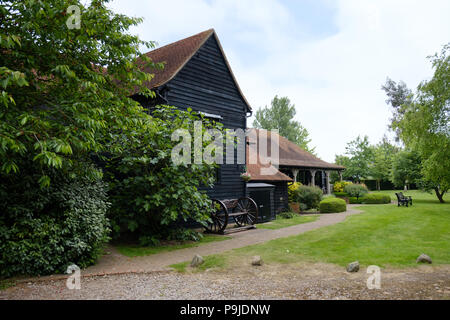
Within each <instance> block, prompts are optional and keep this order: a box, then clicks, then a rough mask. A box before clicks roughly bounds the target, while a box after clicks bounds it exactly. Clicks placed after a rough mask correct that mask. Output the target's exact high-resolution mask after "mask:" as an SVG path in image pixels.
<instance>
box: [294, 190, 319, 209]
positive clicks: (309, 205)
mask: <svg viewBox="0 0 450 320" xmlns="http://www.w3.org/2000/svg"><path fill="white" fill-rule="evenodd" d="M322 197H323V191H322V189H320V188H319V187H310V186H303V185H302V186H300V187H299V188H298V189H297V190H296V191H295V192H294V197H293V199H294V202H298V203H300V206H301V209H302V210H303V211H304V210H309V209H315V208H318V207H319V202H320V200H322Z"/></svg>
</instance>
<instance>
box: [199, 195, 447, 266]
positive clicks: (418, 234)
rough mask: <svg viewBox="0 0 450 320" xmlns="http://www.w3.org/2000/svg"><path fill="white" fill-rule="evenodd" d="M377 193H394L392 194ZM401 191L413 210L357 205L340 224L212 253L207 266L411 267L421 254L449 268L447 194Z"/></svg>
mask: <svg viewBox="0 0 450 320" xmlns="http://www.w3.org/2000/svg"><path fill="white" fill-rule="evenodd" d="M382 193H388V194H391V195H394V193H395V191H382ZM404 193H405V194H406V195H411V196H412V197H413V203H414V204H413V206H411V207H408V208H406V207H397V205H396V204H384V205H367V206H361V207H357V209H360V210H362V211H363V213H362V214H359V215H355V216H350V217H348V218H347V219H346V220H345V221H344V222H342V223H338V224H336V225H331V226H328V227H323V228H320V229H317V230H313V231H309V232H306V233H303V234H300V235H297V236H291V237H286V238H280V239H276V240H272V241H268V242H266V243H263V244H259V245H252V246H248V247H244V248H239V249H234V250H231V251H228V252H225V253H223V254H220V255H214V256H213V257H214V259H213V260H212V262H214V261H220V265H217V266H215V265H214V264H213V263H210V265H209V267H210V268H212V267H221V268H225V267H227V266H229V265H230V262H232V261H236V260H239V261H247V260H248V258H249V257H251V256H254V255H259V256H261V257H262V258H263V260H264V261H265V262H266V263H279V264H285V263H297V262H303V261H305V262H326V263H334V264H337V265H341V266H345V265H347V264H348V263H350V262H352V261H355V260H358V261H359V262H360V263H361V265H362V266H368V265H378V266H380V267H386V266H391V267H412V266H416V265H417V264H416V258H417V257H418V256H419V255H420V254H421V253H426V254H427V255H429V256H430V257H431V258H432V259H433V264H450V203H448V202H450V196H449V195H446V197H445V200H446V201H447V203H445V204H441V203H439V202H438V200H437V198H436V197H435V196H434V195H431V194H426V193H422V192H419V191H409V192H404ZM394 197H395V195H394ZM394 197H393V199H394ZM207 258H208V257H207Z"/></svg>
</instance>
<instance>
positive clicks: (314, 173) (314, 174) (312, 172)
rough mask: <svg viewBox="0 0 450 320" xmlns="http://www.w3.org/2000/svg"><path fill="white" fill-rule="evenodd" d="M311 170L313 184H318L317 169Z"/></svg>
mask: <svg viewBox="0 0 450 320" xmlns="http://www.w3.org/2000/svg"><path fill="white" fill-rule="evenodd" d="M309 171H310V172H311V186H313V187H314V186H315V185H316V172H317V170H309Z"/></svg>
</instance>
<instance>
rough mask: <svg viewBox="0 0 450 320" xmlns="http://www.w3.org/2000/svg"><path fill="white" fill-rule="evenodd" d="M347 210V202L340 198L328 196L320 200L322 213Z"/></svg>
mask: <svg viewBox="0 0 450 320" xmlns="http://www.w3.org/2000/svg"><path fill="white" fill-rule="evenodd" d="M344 211H347V204H346V203H345V201H344V200H342V199H339V198H327V199H324V200H322V201H321V202H320V213H337V212H344Z"/></svg>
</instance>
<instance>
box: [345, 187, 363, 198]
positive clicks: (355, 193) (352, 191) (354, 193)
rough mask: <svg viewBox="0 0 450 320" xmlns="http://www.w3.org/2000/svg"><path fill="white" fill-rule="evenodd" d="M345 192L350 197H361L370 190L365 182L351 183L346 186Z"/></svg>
mask: <svg viewBox="0 0 450 320" xmlns="http://www.w3.org/2000/svg"><path fill="white" fill-rule="evenodd" d="M344 191H345V193H347V194H348V195H349V196H350V197H356V198H360V197H362V196H364V195H365V194H367V193H368V192H369V190H367V187H366V186H365V185H363V184H349V185H346V186H345V188H344Z"/></svg>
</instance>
